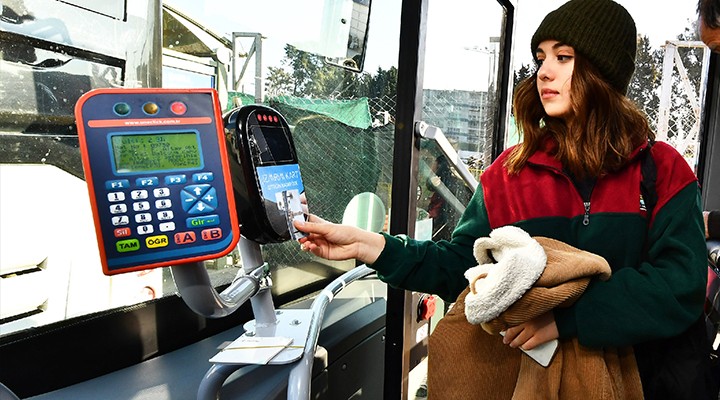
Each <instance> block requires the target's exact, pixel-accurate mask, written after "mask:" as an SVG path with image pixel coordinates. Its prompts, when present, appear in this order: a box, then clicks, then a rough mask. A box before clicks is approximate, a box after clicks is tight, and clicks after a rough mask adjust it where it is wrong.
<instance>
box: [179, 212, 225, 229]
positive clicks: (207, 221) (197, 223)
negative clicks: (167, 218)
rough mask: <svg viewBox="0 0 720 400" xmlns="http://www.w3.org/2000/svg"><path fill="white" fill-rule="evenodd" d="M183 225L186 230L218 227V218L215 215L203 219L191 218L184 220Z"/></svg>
mask: <svg viewBox="0 0 720 400" xmlns="http://www.w3.org/2000/svg"><path fill="white" fill-rule="evenodd" d="M185 224H186V225H187V227H188V228H202V227H205V226H218V225H220V217H219V216H218V215H216V214H213V215H205V216H203V217H193V218H188V219H186V220H185Z"/></svg>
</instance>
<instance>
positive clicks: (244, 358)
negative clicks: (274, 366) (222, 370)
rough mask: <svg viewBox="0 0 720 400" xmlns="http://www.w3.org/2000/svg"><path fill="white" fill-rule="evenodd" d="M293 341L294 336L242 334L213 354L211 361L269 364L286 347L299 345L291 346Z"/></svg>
mask: <svg viewBox="0 0 720 400" xmlns="http://www.w3.org/2000/svg"><path fill="white" fill-rule="evenodd" d="M292 341H293V339H292V338H289V337H279V336H270V337H255V336H253V337H248V336H240V337H239V338H238V339H236V340H235V341H233V342H232V343H230V344H229V345H227V347H225V348H224V349H222V350H220V352H219V353H217V354H216V355H215V356H213V357H212V358H211V359H210V362H212V363H218V364H267V363H268V362H269V361H270V360H272V359H273V358H274V357H275V356H276V355H278V353H280V352H281V351H283V350H284V349H286V348H289V347H292V348H295V347H298V346H291V345H290V344H291V343H292ZM300 347H302V346H300Z"/></svg>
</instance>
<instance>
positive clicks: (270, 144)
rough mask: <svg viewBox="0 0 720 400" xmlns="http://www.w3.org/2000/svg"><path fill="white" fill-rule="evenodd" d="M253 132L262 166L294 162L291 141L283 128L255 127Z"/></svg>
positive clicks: (252, 129)
mask: <svg viewBox="0 0 720 400" xmlns="http://www.w3.org/2000/svg"><path fill="white" fill-rule="evenodd" d="M251 132H252V135H253V137H254V138H255V143H256V145H257V148H258V152H259V157H260V163H261V164H267V163H278V162H286V161H294V160H293V151H292V149H291V148H290V141H289V139H288V136H287V134H286V133H285V130H284V129H283V128H274V127H268V126H264V127H262V128H260V127H259V126H253V127H252V128H251Z"/></svg>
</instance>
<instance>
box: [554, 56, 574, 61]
mask: <svg viewBox="0 0 720 400" xmlns="http://www.w3.org/2000/svg"><path fill="white" fill-rule="evenodd" d="M572 58H573V56H570V55H559V56H557V59H558V61H570V60H572Z"/></svg>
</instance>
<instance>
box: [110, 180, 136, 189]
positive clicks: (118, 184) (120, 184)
mask: <svg viewBox="0 0 720 400" xmlns="http://www.w3.org/2000/svg"><path fill="white" fill-rule="evenodd" d="M129 187H130V181H128V180H127V179H117V180H113V181H105V189H126V188H129Z"/></svg>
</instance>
